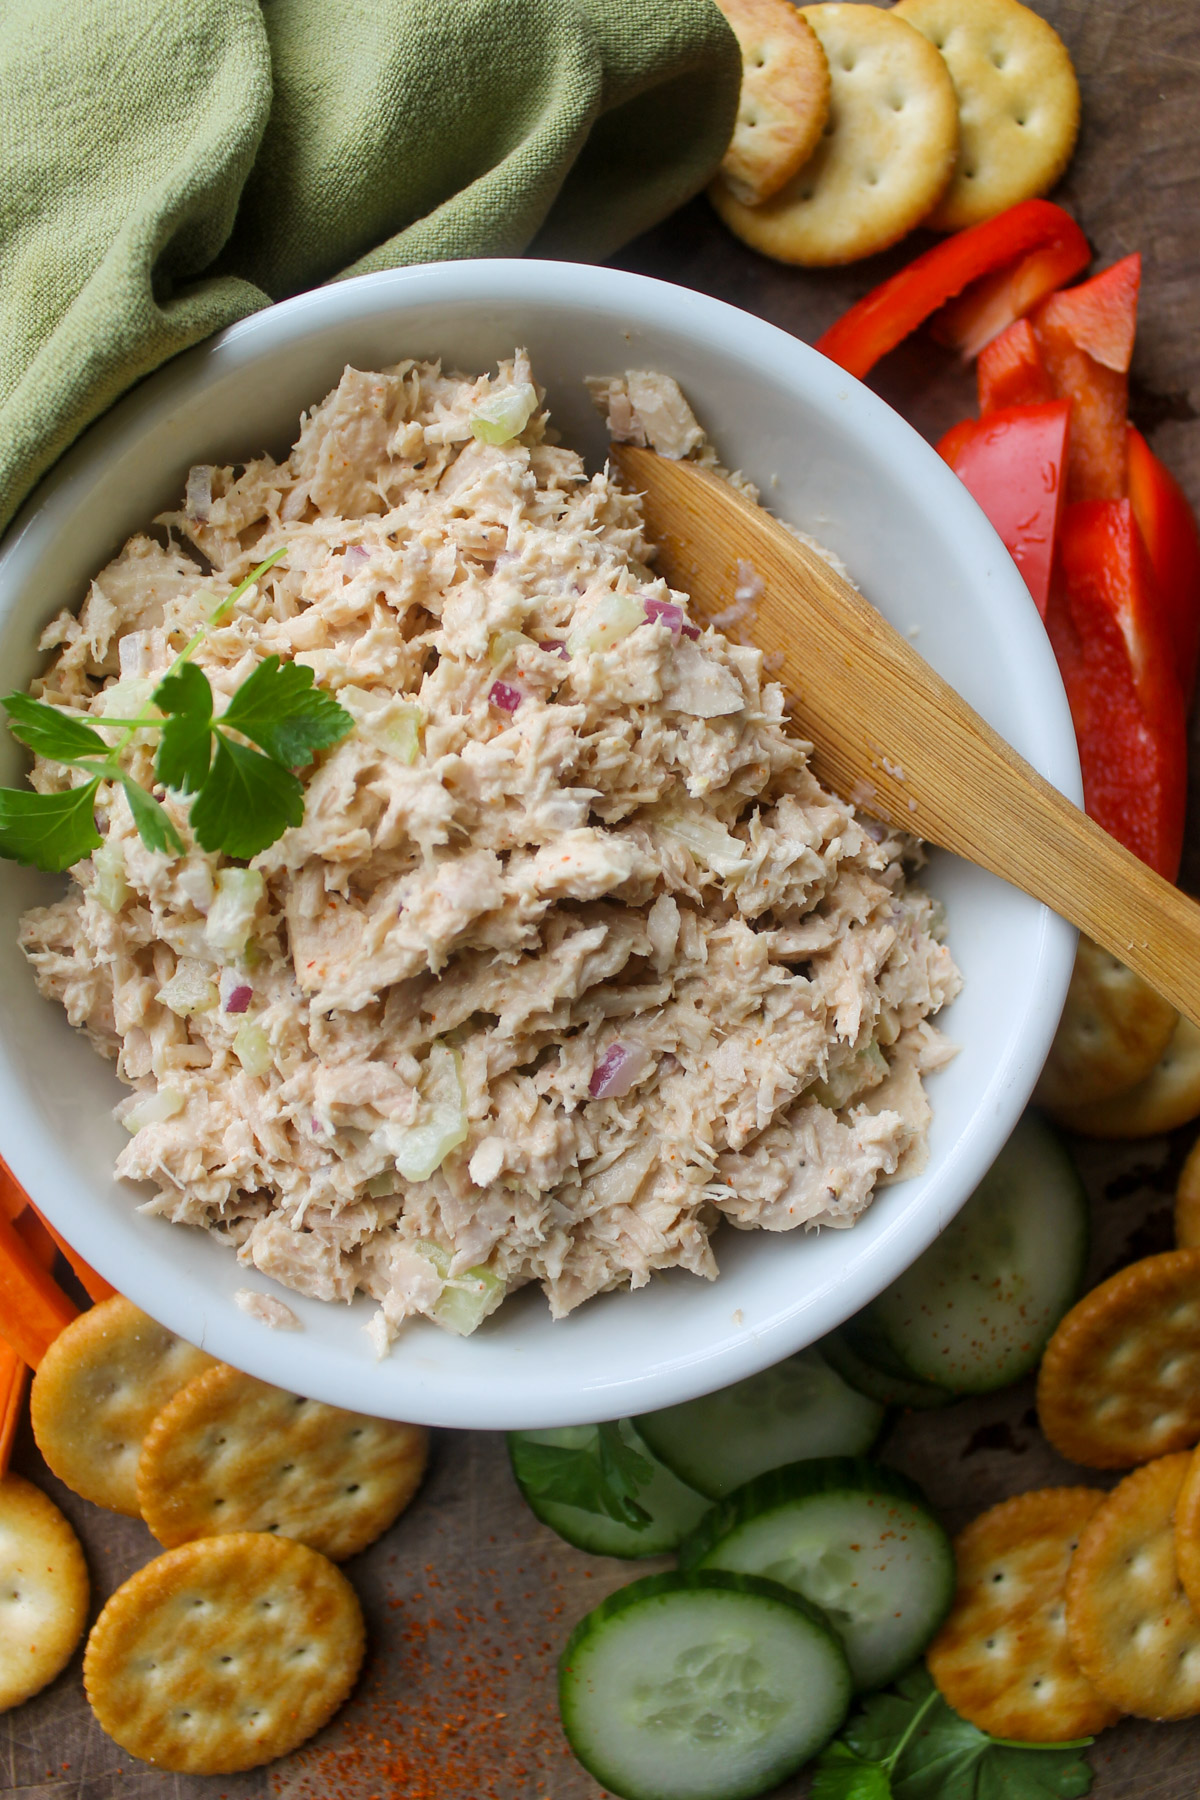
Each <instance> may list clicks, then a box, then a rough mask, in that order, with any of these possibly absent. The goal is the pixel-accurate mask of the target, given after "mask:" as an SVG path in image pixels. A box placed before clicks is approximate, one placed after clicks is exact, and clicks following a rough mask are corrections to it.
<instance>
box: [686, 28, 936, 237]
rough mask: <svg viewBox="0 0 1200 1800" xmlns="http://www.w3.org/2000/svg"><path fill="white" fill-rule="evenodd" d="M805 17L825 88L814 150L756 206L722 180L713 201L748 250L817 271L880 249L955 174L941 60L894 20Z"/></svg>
mask: <svg viewBox="0 0 1200 1800" xmlns="http://www.w3.org/2000/svg"><path fill="white" fill-rule="evenodd" d="M801 16H802V17H803V18H805V19H807V20H808V22H809V24H810V25H811V26H812V28H813V30H814V31H815V32H816V34H817V37H818V38H819V39H820V41H821V47H822V49H823V50H824V52H825V57H826V60H827V62H828V64H829V73H830V78H831V82H832V87H831V94H830V106H829V118H828V120H827V121H826V125H825V129H824V132H823V133H822V136H821V139H820V142H819V144H818V146H817V148H816V150H815V151H814V152H813V154H812V156H811V157H810V158H809V160H808V161H807V162H806V163H805V164H804V166H803V168H802V169H801V170H800V171H799V173H798V174H796V175H793V177H792V178H791V180H790V181H789V182H787V183H786V185H785V186H784V187H782V188H781V189H780V190H779V192H778V193H777V194H774V195H772V196H771V198H769V199H767V200H764V201H763V202H762V203H761V205H758V206H753V207H750V206H745V205H743V204H742V203H741V202H740V201H739V200H737V199H736V198H735V197H734V195H733V194H732V193H731V192H730V191H729V189H728V188H727V187H726V186H725V185H724V184H723V183H721V182H716V183H715V184H714V185H713V187H712V188H710V190H709V193H710V197H711V199H712V202H713V205H714V206H715V207H716V209H717V211H718V213H719V214H720V215H721V218H722V219H723V220H724V221H725V223H726V224H727V225H728V226H729V228H730V230H731V231H733V232H734V233H736V235H737V236H738V237H740V238H741V239H742V241H743V242H744V243H746V244H749V245H750V247H751V249H753V250H761V251H762V252H763V253H764V254H765V255H767V256H773V257H775V258H776V259H777V260H778V261H780V262H786V263H801V264H804V265H807V266H811V267H823V266H826V265H832V264H835V263H845V262H852V261H854V260H855V259H856V258H857V257H860V256H871V255H873V254H874V252H875V251H877V250H884V249H886V248H887V246H888V245H889V244H894V243H895V242H896V241H897V239H898V238H902V237H903V236H904V234H905V232H907V231H910V230H911V229H912V227H913V226H914V225H916V224H918V223H919V222H920V220H921V219H923V218H924V216H925V214H926V213H928V212H929V210H930V208H931V207H932V206H933V205H934V204H935V203H936V201H937V200H938V199H939V197H940V196H941V194H942V192H943V190H944V189H945V187H946V184H947V183H948V182H949V180H950V177H951V174H952V172H953V169H954V160H955V156H956V155H957V151H958V103H957V101H956V99H955V96H954V84H953V82H952V81H951V80H950V76H949V73H948V72H947V69H946V65H945V63H944V62H943V61H942V58H941V56H940V55H939V54H938V52H937V51H936V50H935V49H934V47H933V45H932V44H930V43H929V42H928V40H927V39H926V38H924V37H923V36H922V35H921V33H920V32H919V31H914V30H913V28H912V27H911V26H910V25H907V24H905V22H904V21H903V20H902V19H898V18H896V16H895V14H894V13H890V12H881V11H880V10H879V8H878V7H874V6H862V5H851V4H843V3H842V0H828V3H827V4H825V5H820V6H807V7H803V8H802V9H801Z"/></svg>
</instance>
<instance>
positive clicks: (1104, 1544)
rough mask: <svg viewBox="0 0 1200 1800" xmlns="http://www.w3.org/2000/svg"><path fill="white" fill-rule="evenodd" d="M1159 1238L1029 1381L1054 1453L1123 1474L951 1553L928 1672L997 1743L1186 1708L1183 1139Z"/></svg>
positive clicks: (1025, 1500)
mask: <svg viewBox="0 0 1200 1800" xmlns="http://www.w3.org/2000/svg"><path fill="white" fill-rule="evenodd" d="M1176 1235H1177V1238H1178V1239H1179V1241H1180V1244H1181V1246H1182V1247H1181V1248H1179V1249H1177V1250H1171V1251H1167V1252H1165V1253H1164V1254H1162V1255H1159V1256H1149V1257H1145V1258H1143V1259H1142V1260H1141V1261H1140V1262H1136V1263H1133V1264H1131V1265H1130V1266H1129V1267H1128V1268H1125V1269H1122V1270H1121V1271H1120V1272H1119V1273H1118V1274H1116V1275H1114V1276H1112V1277H1110V1279H1109V1280H1107V1281H1103V1282H1101V1283H1100V1285H1099V1287H1097V1288H1094V1289H1093V1290H1092V1292H1091V1293H1089V1294H1086V1295H1085V1296H1084V1298H1083V1299H1082V1300H1081V1301H1080V1302H1079V1303H1078V1305H1076V1306H1075V1307H1073V1308H1072V1310H1071V1311H1070V1312H1069V1313H1068V1314H1067V1315H1066V1317H1065V1318H1064V1319H1063V1320H1062V1322H1061V1323H1060V1324H1059V1326H1058V1329H1057V1330H1056V1331H1055V1333H1054V1336H1053V1337H1052V1338H1051V1340H1050V1343H1049V1345H1048V1346H1047V1348H1046V1353H1045V1355H1044V1357H1043V1359H1042V1365H1041V1370H1040V1373H1039V1377H1038V1396H1037V1397H1038V1416H1039V1419H1040V1422H1041V1426H1042V1429H1043V1431H1044V1432H1045V1434H1046V1436H1047V1437H1048V1438H1049V1440H1050V1442H1051V1443H1052V1444H1053V1445H1054V1447H1055V1448H1056V1449H1057V1450H1058V1451H1060V1452H1061V1454H1062V1455H1064V1456H1066V1457H1068V1458H1070V1460H1072V1461H1073V1462H1077V1463H1080V1464H1082V1465H1083V1466H1085V1467H1087V1468H1092V1469H1113V1470H1126V1469H1128V1470H1132V1473H1130V1474H1127V1475H1125V1477H1124V1479H1123V1480H1121V1481H1120V1482H1118V1484H1117V1485H1116V1486H1115V1487H1114V1488H1113V1489H1112V1490H1111V1491H1109V1492H1104V1491H1102V1490H1100V1489H1097V1488H1092V1487H1063V1488H1048V1489H1043V1490H1040V1491H1038V1492H1034V1493H1029V1494H1022V1495H1020V1496H1018V1497H1017V1498H1016V1499H1013V1500H1007V1501H1005V1502H1004V1503H1003V1504H1002V1505H1000V1506H995V1507H993V1508H992V1509H991V1510H990V1511H989V1512H986V1513H984V1514H983V1515H982V1516H981V1517H980V1518H978V1519H976V1520H974V1522H973V1523H972V1524H971V1525H969V1526H968V1527H967V1528H966V1530H965V1531H964V1532H962V1533H961V1535H960V1536H959V1538H958V1539H957V1541H956V1543H955V1547H954V1548H955V1556H956V1559H957V1565H958V1590H957V1594H956V1598H955V1602H954V1606H953V1609H952V1611H951V1613H950V1616H949V1617H948V1619H947V1620H946V1623H945V1625H944V1626H943V1627H942V1630H941V1631H940V1632H939V1634H938V1636H937V1638H936V1639H935V1640H934V1642H933V1644H932V1645H931V1646H930V1648H929V1652H928V1662H929V1668H930V1672H931V1673H932V1675H933V1678H934V1680H935V1681H936V1683H937V1685H938V1687H939V1688H940V1689H941V1690H942V1693H943V1694H944V1695H945V1697H946V1699H947V1700H948V1701H949V1703H950V1704H951V1706H953V1707H954V1708H955V1709H956V1711H958V1712H960V1713H961V1714H962V1715H963V1716H964V1717H965V1718H967V1719H969V1720H971V1722H972V1723H973V1724H975V1725H978V1726H979V1727H980V1728H981V1729H982V1730H985V1731H989V1732H991V1733H993V1735H995V1736H997V1737H1005V1738H1019V1739H1023V1740H1027V1741H1032V1742H1043V1743H1050V1742H1062V1741H1064V1740H1070V1739H1075V1738H1079V1737H1089V1736H1091V1735H1092V1734H1093V1733H1095V1732H1097V1731H1099V1730H1101V1729H1103V1728H1104V1727H1105V1726H1107V1725H1111V1724H1113V1723H1114V1722H1115V1721H1116V1719H1117V1718H1119V1717H1120V1715H1121V1714H1122V1713H1133V1714H1136V1715H1137V1716H1139V1717H1141V1718H1148V1719H1182V1718H1186V1717H1190V1716H1192V1715H1193V1714H1197V1713H1200V1449H1198V1448H1197V1445H1198V1444H1200V1144H1198V1145H1197V1147H1196V1149H1194V1150H1193V1152H1192V1156H1191V1157H1190V1159H1189V1163H1188V1167H1187V1169H1186V1170H1185V1173H1184V1178H1183V1180H1182V1182H1181V1184H1180V1191H1179V1197H1178V1201H1177V1207H1176Z"/></svg>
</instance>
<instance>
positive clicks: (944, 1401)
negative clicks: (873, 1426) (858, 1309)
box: [815, 1319, 954, 1412]
mask: <svg viewBox="0 0 1200 1800" xmlns="http://www.w3.org/2000/svg"><path fill="white" fill-rule="evenodd" d="M853 1327H854V1320H853V1319H851V1320H849V1321H848V1322H847V1323H846V1324H845V1325H843V1326H841V1327H840V1328H839V1330H837V1331H831V1332H830V1334H829V1336H828V1337H823V1338H822V1339H821V1341H820V1343H819V1344H817V1345H816V1346H815V1348H816V1349H818V1350H819V1351H820V1352H821V1355H822V1356H823V1357H824V1358H825V1361H826V1362H827V1363H828V1364H829V1366H830V1368H832V1369H836V1370H837V1372H838V1374H839V1375H840V1376H841V1378H842V1380H843V1381H848V1382H849V1383H850V1386H851V1387H852V1388H855V1389H856V1390H857V1391H858V1392H859V1393H860V1394H866V1396H867V1398H868V1399H869V1400H877V1401H878V1402H879V1404H880V1406H905V1407H910V1408H911V1409H912V1410H913V1411H915V1412H927V1411H930V1410H932V1409H933V1408H934V1407H938V1406H949V1405H950V1403H951V1401H952V1400H953V1399H954V1395H953V1394H951V1393H950V1392H949V1391H948V1390H947V1389H946V1388H940V1387H934V1385H933V1383H932V1382H931V1381H916V1380H914V1378H913V1377H912V1376H911V1375H903V1374H900V1373H897V1372H896V1371H895V1370H894V1369H892V1368H889V1367H887V1366H886V1365H881V1364H880V1363H877V1362H874V1361H872V1360H871V1355H870V1352H871V1348H872V1346H871V1345H870V1343H868V1342H865V1341H862V1340H860V1339H859V1337H858V1336H857V1334H856V1333H855V1331H854V1329H853ZM891 1361H892V1359H891V1358H890V1357H889V1358H888V1362H889V1363H890V1362H891Z"/></svg>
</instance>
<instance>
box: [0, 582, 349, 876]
mask: <svg viewBox="0 0 1200 1800" xmlns="http://www.w3.org/2000/svg"><path fill="white" fill-rule="evenodd" d="M285 554H286V546H285V547H284V548H283V549H280V550H276V551H275V553H274V554H273V555H272V556H269V557H268V558H267V559H266V561H265V562H261V563H259V565H258V567H257V568H256V569H252V570H251V571H250V573H249V575H247V576H246V578H245V580H244V581H241V582H239V583H238V585H237V587H236V588H234V590H233V592H232V593H231V594H227V595H226V597H225V598H224V599H223V600H222V601H221V603H220V605H219V606H217V607H216V608H215V610H214V611H213V612H212V614H211V615H210V616H209V618H208V620H207V622H206V623H205V625H204V626H202V627H201V629H200V630H199V631H198V632H196V634H195V635H194V637H192V639H191V640H190V641H189V643H188V644H187V645H186V646H185V647H184V649H183V650H182V651H180V653H179V655H178V656H177V657H176V658H175V661H174V662H173V663H172V664H171V667H170V668H169V669H168V671H167V673H166V674H165V675H164V676H163V678H162V680H161V681H160V682H159V684H158V686H157V687H156V688H155V690H154V693H153V695H152V696H151V700H150V705H149V706H148V707H147V708H146V710H145V711H144V712H143V713H141V714H140V715H139V716H138V717H137V718H136V719H126V720H121V721H112V723H119V724H122V725H123V726H124V731H123V733H122V736H121V737H120V739H119V740H118V742H117V743H116V744H115V745H110V744H109V743H107V741H106V740H105V739H104V738H103V737H101V735H100V733H99V732H98V731H97V730H96V729H95V728H94V726H92V725H90V724H87V723H86V722H85V721H84V720H82V719H79V718H74V717H72V716H71V715H70V714H69V713H65V712H61V711H60V710H59V709H58V708H57V707H54V706H49V705H47V703H46V702H45V701H43V700H34V699H31V698H30V696H29V695H28V694H9V695H8V697H7V698H6V699H5V700H4V701H2V702H0V704H2V705H3V707H4V710H5V712H6V713H7V714H8V727H9V730H10V731H11V732H12V734H13V736H14V737H15V738H17V739H18V740H19V742H21V743H22V744H24V745H25V746H26V748H27V749H29V750H32V751H33V752H34V754H35V755H37V756H42V757H45V758H46V759H47V760H48V761H50V762H57V763H62V764H63V765H64V766H65V767H67V768H70V769H79V770H81V771H82V772H83V773H84V774H86V775H87V776H89V777H90V779H89V780H87V781H86V782H84V783H83V784H82V785H81V786H79V787H76V788H71V789H70V790H68V792H66V793H61V794H37V793H33V792H31V791H30V790H29V789H27V788H0V856H5V857H8V858H10V859H11V860H12V861H14V862H20V863H31V864H33V865H34V866H35V867H36V868H39V869H67V868H70V866H71V864H72V863H76V862H79V861H80V859H81V858H82V857H85V856H87V855H89V854H90V853H91V851H93V850H96V849H98V848H99V847H100V844H101V843H102V842H103V839H102V838H101V836H100V833H99V831H98V830H97V829H96V819H95V801H96V791H97V789H98V788H99V786H100V783H101V782H102V781H112V782H117V783H119V784H120V786H121V788H122V789H123V790H124V793H125V798H126V799H127V800H128V802H129V810H130V812H131V813H132V814H133V822H134V824H135V826H136V827H137V832H138V836H139V837H140V838H141V840H142V842H143V844H145V846H146V848H147V849H148V850H157V851H161V852H163V853H164V854H167V855H174V856H181V855H182V854H183V850H184V846H183V841H182V839H181V838H180V836H179V833H178V832H177V831H176V829H175V826H174V825H173V824H172V823H171V820H170V818H169V816H168V814H167V812H166V811H165V809H164V808H163V807H162V806H161V805H160V804H159V802H158V801H157V800H156V799H155V798H154V795H153V794H151V793H149V792H148V791H147V789H146V788H144V787H143V786H142V784H141V783H140V782H138V781H135V780H134V778H133V776H132V775H131V774H130V773H129V771H128V770H127V769H126V768H124V767H123V765H122V762H121V757H122V754H123V753H124V751H125V749H126V747H127V746H128V744H129V742H130V740H131V739H132V738H133V736H134V733H135V732H138V731H157V732H158V733H159V734H160V735H159V743H158V750H157V753H156V756H155V760H154V773H155V776H156V778H157V780H158V781H160V782H161V783H162V785H163V786H164V787H165V788H170V789H171V790H172V792H173V793H176V794H188V795H192V796H194V798H193V800H192V806H191V811H190V824H191V828H192V833H193V835H194V836H195V839H196V842H197V843H198V844H199V845H200V846H201V848H202V849H204V850H214V851H223V852H224V853H225V855H227V856H236V857H242V858H245V857H251V856H256V855H257V854H258V852H259V851H260V850H265V849H266V848H267V846H268V844H273V843H274V842H275V840H276V838H278V837H281V836H282V835H283V833H284V832H285V831H286V830H287V828H288V827H289V826H291V825H299V823H300V821H301V820H302V819H303V817H304V788H303V785H302V783H301V781H300V779H299V775H298V773H297V771H298V770H300V769H303V768H307V767H308V765H309V764H310V763H311V762H312V760H313V757H314V756H315V755H316V753H317V752H318V751H319V750H325V749H328V748H329V747H330V746H331V745H333V744H336V743H339V742H340V741H341V739H342V738H344V737H345V736H346V734H347V732H349V731H350V730H351V729H352V727H353V724H354V720H353V718H352V717H351V715H350V714H349V713H348V712H346V710H345V709H344V708H343V707H341V706H339V705H338V703H337V701H336V700H335V699H334V698H333V696H332V695H331V694H327V693H325V692H324V691H323V690H322V689H321V688H318V687H316V686H315V684H314V682H313V673H312V670H311V669H308V668H303V667H301V666H299V665H298V664H296V663H285V664H281V663H280V661H279V658H278V657H277V656H268V657H267V658H266V659H265V661H263V662H261V663H260V664H259V666H258V667H257V668H256V669H255V670H254V671H253V673H252V674H250V675H248V676H247V678H246V680H245V681H243V683H242V684H241V686H240V687H239V688H238V690H237V692H236V693H235V694H234V696H233V699H232V700H231V701H230V703H229V706H228V707H227V708H226V710H225V712H224V713H223V714H222V716H221V717H220V718H219V719H218V718H215V717H214V716H213V692H212V688H211V687H210V685H209V681H208V677H207V676H206V675H205V674H204V672H203V670H202V669H198V668H197V667H196V665H195V664H194V663H193V662H192V660H191V658H192V657H193V656H194V654H195V652H196V650H197V649H198V648H199V646H200V645H201V644H202V643H203V641H204V638H205V635H206V633H207V632H208V631H209V630H210V629H211V628H212V627H213V626H215V625H219V624H220V623H221V622H222V620H223V619H224V618H225V617H227V615H228V613H229V611H230V609H231V608H232V607H233V606H234V605H235V604H236V602H237V601H238V600H239V599H240V597H241V596H242V595H243V594H244V593H245V592H246V589H247V588H248V587H250V586H251V585H252V583H254V582H256V581H257V580H258V579H259V577H260V576H262V575H264V574H265V573H266V571H267V570H268V569H270V568H272V567H273V566H274V565H275V563H277V562H278V561H279V559H280V557H282V556H283V555H285ZM242 740H249V741H248V742H243V741H242Z"/></svg>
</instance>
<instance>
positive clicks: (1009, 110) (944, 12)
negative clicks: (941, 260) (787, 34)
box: [893, 0, 1079, 231]
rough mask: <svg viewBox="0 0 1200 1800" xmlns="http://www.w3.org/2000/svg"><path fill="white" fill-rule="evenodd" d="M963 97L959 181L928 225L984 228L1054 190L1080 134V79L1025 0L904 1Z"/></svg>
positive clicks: (897, 12) (902, 6)
mask: <svg viewBox="0 0 1200 1800" xmlns="http://www.w3.org/2000/svg"><path fill="white" fill-rule="evenodd" d="M893 16H894V17H895V18H898V19H904V20H906V21H907V23H908V24H910V25H912V26H913V27H914V28H915V29H916V30H917V31H919V32H921V33H922V35H923V36H924V37H927V38H928V39H929V41H930V43H931V44H933V45H934V46H935V47H936V48H937V50H938V51H939V52H940V53H941V55H942V56H944V57H945V59H946V66H947V68H948V69H949V71H950V75H951V79H952V80H953V82H954V88H955V92H956V94H957V95H958V107H959V116H958V127H959V154H958V161H957V164H956V165H955V169H954V177H953V179H952V180H951V182H950V184H949V186H948V187H947V189H946V191H945V193H944V194H943V195H942V197H941V199H940V200H939V202H938V204H937V206H936V207H935V208H934V210H933V211H932V212H931V213H930V215H929V218H928V219H927V220H926V223H927V224H928V225H930V226H932V228H933V229H934V230H935V231H961V230H962V229H963V227H964V226H967V225H978V224H979V223H980V222H981V221H982V220H983V219H990V218H992V217H994V215H995V214H996V213H1000V212H1004V211H1005V209H1006V208H1007V207H1010V206H1015V205H1016V204H1017V202H1018V201H1019V200H1030V199H1032V198H1033V196H1034V195H1035V194H1044V193H1045V192H1046V191H1047V189H1048V188H1051V187H1053V186H1054V183H1055V182H1056V181H1057V180H1058V178H1059V176H1060V175H1061V174H1062V173H1063V170H1064V169H1065V168H1066V166H1067V164H1068V163H1069V162H1070V160H1071V152H1072V151H1073V150H1074V148H1075V139H1076V137H1077V136H1078V134H1079V83H1078V81H1077V80H1076V79H1075V70H1074V68H1073V67H1072V65H1071V58H1070V57H1069V55H1068V54H1067V50H1066V46H1065V45H1064V44H1063V41H1062V39H1061V38H1060V37H1059V35H1058V33H1057V32H1056V31H1055V30H1054V29H1053V27H1052V26H1050V25H1048V24H1047V23H1046V21H1045V19H1042V18H1039V16H1038V14H1037V13H1035V12H1031V11H1030V9H1029V8H1028V7H1027V6H1022V5H1020V4H1019V0H899V3H898V5H897V6H896V7H895V8H894V9H893Z"/></svg>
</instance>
